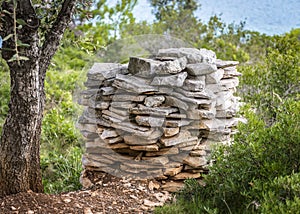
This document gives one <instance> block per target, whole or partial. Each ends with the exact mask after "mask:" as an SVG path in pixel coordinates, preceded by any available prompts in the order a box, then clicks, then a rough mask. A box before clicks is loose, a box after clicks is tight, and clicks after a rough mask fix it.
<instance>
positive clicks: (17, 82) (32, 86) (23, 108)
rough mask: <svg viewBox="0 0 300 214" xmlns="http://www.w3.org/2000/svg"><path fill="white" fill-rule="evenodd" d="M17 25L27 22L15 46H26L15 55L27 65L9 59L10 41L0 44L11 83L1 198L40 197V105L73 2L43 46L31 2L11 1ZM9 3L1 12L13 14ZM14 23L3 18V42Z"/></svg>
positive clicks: (0, 162) (1, 152) (0, 152)
mask: <svg viewBox="0 0 300 214" xmlns="http://www.w3.org/2000/svg"><path fill="white" fill-rule="evenodd" d="M16 2H17V8H16V14H17V17H16V18H17V19H22V20H24V21H25V22H26V24H24V25H23V26H22V28H20V29H17V35H18V40H19V41H22V43H25V44H28V46H20V47H18V51H19V55H20V56H25V57H27V58H28V60H21V61H17V60H13V61H10V59H11V58H12V57H13V55H14V54H15V53H16V51H12V49H15V44H16V42H15V40H14V37H12V38H11V39H9V40H7V41H6V42H5V43H3V50H2V57H3V59H5V60H6V61H7V62H8V66H9V68H10V77H11V94H10V95H11V98H10V103H9V111H8V115H7V118H6V121H5V123H4V126H3V130H2V135H1V140H0V197H3V196H6V195H10V194H15V193H19V192H26V191H28V190H31V191H34V192H43V185H42V177H41V169H40V154H39V152H40V135H41V125H42V118H43V110H44V104H45V93H44V80H45V76H46V70H47V68H48V66H49V64H50V60H51V59H52V57H53V55H54V54H55V52H56V50H57V48H58V45H59V43H60V40H61V38H62V36H63V33H64V31H65V29H66V28H67V26H68V23H69V21H70V20H71V15H72V12H73V10H74V5H75V3H76V0H64V1H63V3H62V7H61V10H60V12H59V14H58V15H57V17H56V20H55V22H54V23H52V24H53V26H52V28H51V29H50V30H49V31H48V32H47V33H46V35H45V38H46V39H45V41H44V42H43V45H42V46H40V44H41V43H42V41H41V40H40V38H39V33H38V30H39V26H40V23H39V19H38V18H37V16H36V14H35V10H34V8H33V6H32V4H31V0H16ZM13 8H14V4H13V1H4V2H3V4H2V9H3V10H6V11H9V12H10V13H11V14H13ZM14 29H15V27H14V19H13V18H12V17H11V15H7V13H6V14H5V16H4V17H3V27H2V29H1V31H0V33H1V36H2V38H4V37H5V36H7V35H9V34H13V33H14Z"/></svg>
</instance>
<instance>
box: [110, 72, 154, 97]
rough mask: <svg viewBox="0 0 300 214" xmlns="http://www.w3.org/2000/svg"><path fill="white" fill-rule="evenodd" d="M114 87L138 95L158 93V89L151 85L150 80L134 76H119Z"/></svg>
mask: <svg viewBox="0 0 300 214" xmlns="http://www.w3.org/2000/svg"><path fill="white" fill-rule="evenodd" d="M113 86H114V87H116V88H119V89H123V90H125V91H128V92H134V93H137V94H141V93H146V92H155V91H158V88H157V87H155V86H151V85H150V82H149V80H146V79H143V78H140V77H137V76H132V75H122V74H117V75H116V79H115V81H114V82H113Z"/></svg>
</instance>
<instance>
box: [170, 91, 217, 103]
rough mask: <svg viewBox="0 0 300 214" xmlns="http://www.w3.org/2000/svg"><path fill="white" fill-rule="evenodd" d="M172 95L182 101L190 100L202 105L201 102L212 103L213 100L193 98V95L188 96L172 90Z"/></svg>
mask: <svg viewBox="0 0 300 214" xmlns="http://www.w3.org/2000/svg"><path fill="white" fill-rule="evenodd" d="M170 95H171V96H174V97H176V98H178V99H180V100H182V101H185V102H189V103H191V104H197V105H201V104H211V102H212V101H211V100H208V99H195V98H191V97H186V96H184V95H183V94H181V93H178V92H172V93H171V94H170Z"/></svg>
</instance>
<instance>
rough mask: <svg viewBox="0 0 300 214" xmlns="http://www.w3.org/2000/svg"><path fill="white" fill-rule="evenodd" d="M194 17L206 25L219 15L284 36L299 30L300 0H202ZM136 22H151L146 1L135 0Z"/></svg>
mask: <svg viewBox="0 0 300 214" xmlns="http://www.w3.org/2000/svg"><path fill="white" fill-rule="evenodd" d="M198 2H199V3H200V4H201V8H200V10H198V11H196V13H195V14H196V16H197V17H198V18H200V19H201V20H203V21H204V22H207V21H208V19H209V18H210V17H211V16H213V15H215V14H216V15H221V18H222V20H223V21H224V22H225V23H228V24H229V23H232V22H235V23H239V22H240V21H246V26H245V28H246V29H249V30H255V31H259V32H261V33H265V34H268V35H274V34H283V33H285V32H288V31H290V30H291V29H292V28H300V0H206V1H205V0H201V1H198ZM133 13H134V16H135V17H136V18H137V20H138V21H140V20H148V21H152V20H153V19H154V16H153V15H152V14H151V7H150V4H149V3H148V2H147V0H138V4H137V6H136V7H135V8H134V11H133Z"/></svg>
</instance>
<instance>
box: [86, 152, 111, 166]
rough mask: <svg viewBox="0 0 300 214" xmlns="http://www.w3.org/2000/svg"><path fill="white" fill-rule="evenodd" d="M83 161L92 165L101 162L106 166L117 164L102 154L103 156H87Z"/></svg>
mask: <svg viewBox="0 0 300 214" xmlns="http://www.w3.org/2000/svg"><path fill="white" fill-rule="evenodd" d="M82 159H83V160H84V161H86V162H90V163H91V162H99V163H103V164H106V165H107V164H113V163H114V162H115V161H114V160H111V159H108V158H106V156H105V155H104V154H101V155H92V154H85V155H83V157H82ZM84 161H83V162H84ZM85 165H86V164H85ZM89 165H90V164H89ZM90 166H91V165H90Z"/></svg>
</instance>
